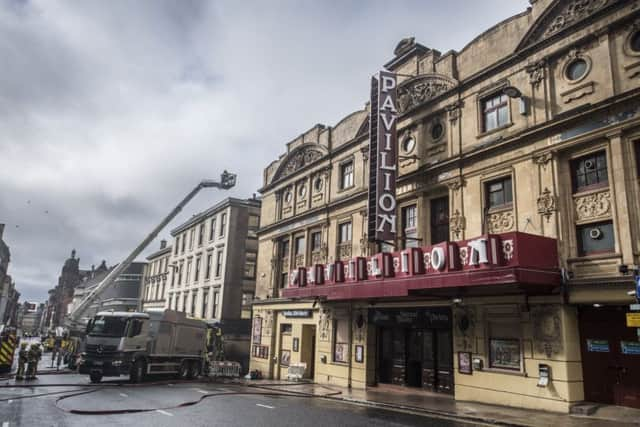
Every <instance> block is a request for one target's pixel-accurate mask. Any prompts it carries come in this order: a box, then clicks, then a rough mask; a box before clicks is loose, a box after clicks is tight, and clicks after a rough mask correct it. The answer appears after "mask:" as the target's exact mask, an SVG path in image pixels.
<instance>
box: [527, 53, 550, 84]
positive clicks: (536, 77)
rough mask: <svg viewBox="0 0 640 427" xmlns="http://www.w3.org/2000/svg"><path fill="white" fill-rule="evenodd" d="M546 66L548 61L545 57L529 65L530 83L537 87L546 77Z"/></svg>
mask: <svg viewBox="0 0 640 427" xmlns="http://www.w3.org/2000/svg"><path fill="white" fill-rule="evenodd" d="M545 66H546V61H545V60H544V59H542V60H540V61H538V62H535V63H533V64H531V65H528V66H527V73H529V83H531V85H533V87H534V88H536V89H537V88H538V86H540V83H541V82H542V81H543V80H544V78H545Z"/></svg>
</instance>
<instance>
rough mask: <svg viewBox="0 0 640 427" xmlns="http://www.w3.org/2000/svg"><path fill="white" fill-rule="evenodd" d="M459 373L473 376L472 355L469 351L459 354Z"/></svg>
mask: <svg viewBox="0 0 640 427" xmlns="http://www.w3.org/2000/svg"><path fill="white" fill-rule="evenodd" d="M458 372H460V373H461V374H467V375H471V374H472V373H473V367H472V366H471V353H470V352H468V351H459V352H458Z"/></svg>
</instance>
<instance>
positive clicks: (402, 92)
mask: <svg viewBox="0 0 640 427" xmlns="http://www.w3.org/2000/svg"><path fill="white" fill-rule="evenodd" d="M455 85H456V83H455V82H454V81H452V80H450V79H449V78H447V77H444V76H440V75H437V74H428V75H423V76H418V77H414V78H412V79H410V80H407V81H406V82H404V83H403V84H401V85H400V87H399V88H398V110H399V112H400V113H404V112H406V111H408V110H410V109H412V108H414V107H417V106H418V105H420V104H423V103H425V102H427V101H429V100H430V99H433V98H435V97H436V96H439V95H441V94H443V93H445V92H446V91H448V90H449V89H452V88H453V87H454V86H455Z"/></svg>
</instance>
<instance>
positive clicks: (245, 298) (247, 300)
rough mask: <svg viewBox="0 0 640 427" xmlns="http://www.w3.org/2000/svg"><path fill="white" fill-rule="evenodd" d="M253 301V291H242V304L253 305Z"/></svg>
mask: <svg viewBox="0 0 640 427" xmlns="http://www.w3.org/2000/svg"><path fill="white" fill-rule="evenodd" d="M252 302H253V293H251V292H243V293H242V305H245V306H246V305H251V303H252Z"/></svg>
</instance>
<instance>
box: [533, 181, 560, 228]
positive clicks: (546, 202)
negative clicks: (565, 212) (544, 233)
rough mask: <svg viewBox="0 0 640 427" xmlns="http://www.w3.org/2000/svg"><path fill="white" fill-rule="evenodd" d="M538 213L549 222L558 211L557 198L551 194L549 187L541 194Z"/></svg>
mask: <svg viewBox="0 0 640 427" xmlns="http://www.w3.org/2000/svg"><path fill="white" fill-rule="evenodd" d="M537 204H538V213H539V214H540V215H542V216H544V217H545V218H546V219H547V222H549V219H550V218H551V215H553V213H554V212H555V211H556V196H554V195H553V194H552V193H551V190H549V189H548V188H547V187H545V188H544V191H542V193H540V196H539V197H538V201H537Z"/></svg>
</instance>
